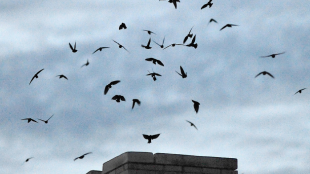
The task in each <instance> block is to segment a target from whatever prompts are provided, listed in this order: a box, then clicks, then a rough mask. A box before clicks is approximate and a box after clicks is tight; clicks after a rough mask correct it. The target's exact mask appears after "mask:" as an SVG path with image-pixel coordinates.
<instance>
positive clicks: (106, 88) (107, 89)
mask: <svg viewBox="0 0 310 174" xmlns="http://www.w3.org/2000/svg"><path fill="white" fill-rule="evenodd" d="M109 89H110V88H109V86H108V85H107V86H105V88H104V95H106V94H107V93H108V91H109Z"/></svg>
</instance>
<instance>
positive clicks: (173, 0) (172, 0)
mask: <svg viewBox="0 0 310 174" xmlns="http://www.w3.org/2000/svg"><path fill="white" fill-rule="evenodd" d="M168 2H169V3H173V5H174V7H175V9H177V2H180V0H169V1H168Z"/></svg>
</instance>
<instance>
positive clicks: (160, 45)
mask: <svg viewBox="0 0 310 174" xmlns="http://www.w3.org/2000/svg"><path fill="white" fill-rule="evenodd" d="M153 42H155V41H153ZM155 43H156V44H157V45H158V46H161V45H159V44H158V43H157V42H155Z"/></svg>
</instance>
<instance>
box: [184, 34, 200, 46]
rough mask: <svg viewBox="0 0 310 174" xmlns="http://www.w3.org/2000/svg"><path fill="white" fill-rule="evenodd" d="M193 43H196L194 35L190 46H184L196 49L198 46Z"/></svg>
mask: <svg viewBox="0 0 310 174" xmlns="http://www.w3.org/2000/svg"><path fill="white" fill-rule="evenodd" d="M195 41H196V35H195V36H194V38H193V39H192V42H191V43H190V44H187V45H185V46H187V47H194V48H195V49H196V48H197V46H198V44H197V43H195Z"/></svg>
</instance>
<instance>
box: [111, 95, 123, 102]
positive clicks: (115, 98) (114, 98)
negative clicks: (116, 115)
mask: <svg viewBox="0 0 310 174" xmlns="http://www.w3.org/2000/svg"><path fill="white" fill-rule="evenodd" d="M112 100H115V101H116V102H117V103H119V102H120V101H121V100H122V101H126V100H125V97H124V96H122V95H115V96H114V97H112Z"/></svg>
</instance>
